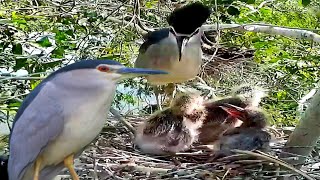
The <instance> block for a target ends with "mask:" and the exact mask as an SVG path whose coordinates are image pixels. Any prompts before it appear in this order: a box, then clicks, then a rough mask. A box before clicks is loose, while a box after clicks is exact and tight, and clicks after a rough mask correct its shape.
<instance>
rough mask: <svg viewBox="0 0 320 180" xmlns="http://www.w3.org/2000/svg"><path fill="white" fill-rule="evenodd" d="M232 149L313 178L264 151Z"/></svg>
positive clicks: (307, 177) (311, 178)
mask: <svg viewBox="0 0 320 180" xmlns="http://www.w3.org/2000/svg"><path fill="white" fill-rule="evenodd" d="M232 151H233V152H236V153H242V154H248V155H252V156H256V157H259V158H263V159H265V160H268V161H271V162H273V163H276V164H280V165H282V166H284V167H286V168H288V169H290V170H292V171H294V172H296V173H298V174H300V175H301V176H303V177H305V178H306V179H309V180H314V178H313V177H311V176H309V175H308V174H306V173H304V172H302V171H301V170H299V169H296V168H295V167H293V166H292V165H290V164H288V163H286V162H284V161H282V160H280V159H277V158H275V157H272V156H270V155H266V154H265V153H263V154H262V153H261V152H259V151H258V152H259V153H255V152H252V151H243V150H237V149H235V150H232Z"/></svg>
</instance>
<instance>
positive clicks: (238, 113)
mask: <svg viewBox="0 0 320 180" xmlns="http://www.w3.org/2000/svg"><path fill="white" fill-rule="evenodd" d="M219 107H220V108H221V109H223V110H224V111H226V112H227V113H228V114H229V115H231V116H232V117H234V118H237V119H240V120H242V119H244V118H245V113H246V111H245V109H243V108H241V107H238V106H235V105H232V104H228V103H225V104H223V105H221V106H219Z"/></svg>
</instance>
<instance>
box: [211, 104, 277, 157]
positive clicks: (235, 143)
mask: <svg viewBox="0 0 320 180" xmlns="http://www.w3.org/2000/svg"><path fill="white" fill-rule="evenodd" d="M221 107H222V109H224V110H225V111H226V112H228V113H229V114H230V115H231V116H233V117H234V118H236V119H239V120H241V121H242V122H243V123H242V124H241V125H240V126H239V127H236V128H233V129H229V130H228V131H227V132H225V133H224V134H223V135H222V136H221V137H220V139H219V141H218V144H219V151H218V153H217V156H226V155H231V154H232V152H231V150H232V149H240V150H248V151H251V150H256V149H259V150H267V149H268V147H269V142H270V140H271V135H270V134H269V133H268V132H266V131H264V128H265V127H266V126H267V123H268V118H267V116H266V114H265V113H264V112H263V111H262V110H260V109H253V108H247V109H246V108H241V107H237V106H234V105H230V104H224V105H222V106H221Z"/></svg>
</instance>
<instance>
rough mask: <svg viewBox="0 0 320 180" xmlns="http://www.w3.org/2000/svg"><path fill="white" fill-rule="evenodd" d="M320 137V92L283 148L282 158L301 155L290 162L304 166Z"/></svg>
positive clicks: (314, 97)
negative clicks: (289, 154) (290, 154)
mask: <svg viewBox="0 0 320 180" xmlns="http://www.w3.org/2000/svg"><path fill="white" fill-rule="evenodd" d="M319 137H320V91H319V90H318V92H317V93H316V94H315V95H314V96H313V99H312V100H311V103H310V105H309V106H308V108H307V110H306V112H305V113H304V114H303V116H302V118H301V120H300V121H299V123H298V124H297V126H296V128H295V130H294V131H293V133H292V134H291V135H290V137H289V139H288V141H287V143H286V145H285V146H284V147H283V153H282V154H281V157H288V153H292V154H297V155H299V156H298V157H297V158H296V159H290V160H288V162H289V163H291V164H303V163H304V162H305V159H306V156H309V155H310V153H311V151H312V149H313V148H314V146H315V145H316V143H317V141H318V139H319Z"/></svg>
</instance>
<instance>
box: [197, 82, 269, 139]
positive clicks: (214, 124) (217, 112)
mask: <svg viewBox="0 0 320 180" xmlns="http://www.w3.org/2000/svg"><path fill="white" fill-rule="evenodd" d="M265 95H266V94H265V90H263V89H262V88H259V87H256V86H251V85H247V84H244V85H240V86H237V87H235V88H233V90H232V92H231V96H229V97H225V98H222V99H219V100H209V101H207V102H205V103H204V106H205V108H206V112H207V115H206V118H205V121H204V123H203V126H202V127H201V128H200V130H199V131H200V134H199V142H200V143H201V144H212V143H214V142H215V141H216V140H218V139H219V138H220V137H221V135H222V134H223V133H224V132H226V131H228V130H229V129H233V128H235V127H238V126H240V124H241V123H242V121H240V120H239V119H237V118H234V117H233V116H230V114H229V113H228V112H227V111H225V110H224V109H222V108H221V107H220V106H221V105H223V104H225V103H227V104H231V105H234V106H237V107H241V108H246V107H258V106H259V103H260V102H261V100H262V98H263V97H265Z"/></svg>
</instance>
